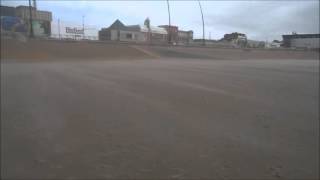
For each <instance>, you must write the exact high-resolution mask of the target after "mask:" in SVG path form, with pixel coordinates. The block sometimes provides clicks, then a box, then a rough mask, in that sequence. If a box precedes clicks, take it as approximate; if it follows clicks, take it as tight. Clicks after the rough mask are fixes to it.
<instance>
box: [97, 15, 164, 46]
mask: <svg viewBox="0 0 320 180" xmlns="http://www.w3.org/2000/svg"><path fill="white" fill-rule="evenodd" d="M167 35H168V33H167V31H166V29H165V28H161V27H156V26H151V25H150V20H149V19H148V18H147V19H146V20H145V22H144V24H143V25H130V26H126V25H124V24H123V23H122V22H121V21H119V20H116V21H115V22H114V23H113V24H112V25H111V26H109V27H108V28H102V29H101V30H100V31H99V40H101V41H107V40H110V41H127V42H130V41H133V42H150V43H165V42H167V37H168V36H167Z"/></svg>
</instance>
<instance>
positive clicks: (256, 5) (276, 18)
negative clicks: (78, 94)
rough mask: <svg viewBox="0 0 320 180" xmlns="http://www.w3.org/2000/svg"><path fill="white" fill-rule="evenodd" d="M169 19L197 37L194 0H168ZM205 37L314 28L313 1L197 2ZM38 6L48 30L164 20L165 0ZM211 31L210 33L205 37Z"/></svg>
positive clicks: (269, 36) (42, 1)
mask: <svg viewBox="0 0 320 180" xmlns="http://www.w3.org/2000/svg"><path fill="white" fill-rule="evenodd" d="M169 3H170V10H171V24H174V25H177V26H179V29H183V30H193V31H194V36H195V38H201V37H202V21H201V14H200V9H199V5H198V2H197V1H192V0H189V1H173V0H169ZM1 4H2V5H10V6H17V5H27V4H28V1H27V0H19V1H11V0H2V1H1ZM201 4H202V7H203V13H204V19H205V31H206V38H209V37H211V39H220V38H222V37H223V35H224V34H225V33H230V32H242V33H246V34H247V36H248V38H249V39H255V40H263V41H266V40H268V41H272V40H273V39H279V40H281V35H282V34H290V33H291V32H293V31H295V32H297V33H319V1H318V0H294V1H293V0H291V1H282V0H280V1H279V0H277V1H270V0H260V1H258V0H257V1H240V0H238V1H201ZM37 5H38V9H40V10H47V11H51V12H52V13H53V23H52V25H53V32H55V31H56V25H57V20H58V18H59V19H60V21H61V22H63V23H64V24H68V25H69V26H70V24H72V25H79V26H80V25H81V24H82V16H83V15H84V16H85V18H84V20H85V24H86V27H88V28H89V27H90V28H91V29H95V30H94V31H95V32H96V31H97V30H99V29H100V28H101V27H108V26H109V25H110V24H111V23H112V22H113V21H114V20H115V19H120V20H121V21H122V22H123V23H124V24H127V25H131V24H142V23H143V21H144V19H145V18H146V17H149V18H150V20H151V24H152V25H162V24H168V13H167V3H166V1H164V0H158V1H103V0H100V1H76V0H74V1H57V0H56V1H50V0H38V1H37ZM210 35H211V36H210Z"/></svg>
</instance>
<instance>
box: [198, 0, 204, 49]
mask: <svg viewBox="0 0 320 180" xmlns="http://www.w3.org/2000/svg"><path fill="white" fill-rule="evenodd" d="M198 3H199V7H200V12H201V17H202V45H203V46H205V45H206V40H205V33H204V18H203V12H202V7H201V3H200V0H198Z"/></svg>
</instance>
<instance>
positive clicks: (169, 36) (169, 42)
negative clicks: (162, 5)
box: [167, 0, 171, 44]
mask: <svg viewBox="0 0 320 180" xmlns="http://www.w3.org/2000/svg"><path fill="white" fill-rule="evenodd" d="M167 6H168V14H169V27H168V44H171V16H170V4H169V0H167Z"/></svg>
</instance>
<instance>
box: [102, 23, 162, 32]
mask: <svg viewBox="0 0 320 180" xmlns="http://www.w3.org/2000/svg"><path fill="white" fill-rule="evenodd" d="M107 29H119V30H123V31H136V32H149V28H148V27H147V26H146V25H144V24H142V25H141V24H140V25H129V26H126V25H124V24H123V23H122V22H121V21H120V20H118V19H117V20H116V21H115V22H114V23H113V24H111V25H110V26H109V27H108V28H102V30H107ZM150 31H151V33H154V34H168V33H167V31H166V29H165V28H161V27H156V26H150Z"/></svg>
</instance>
